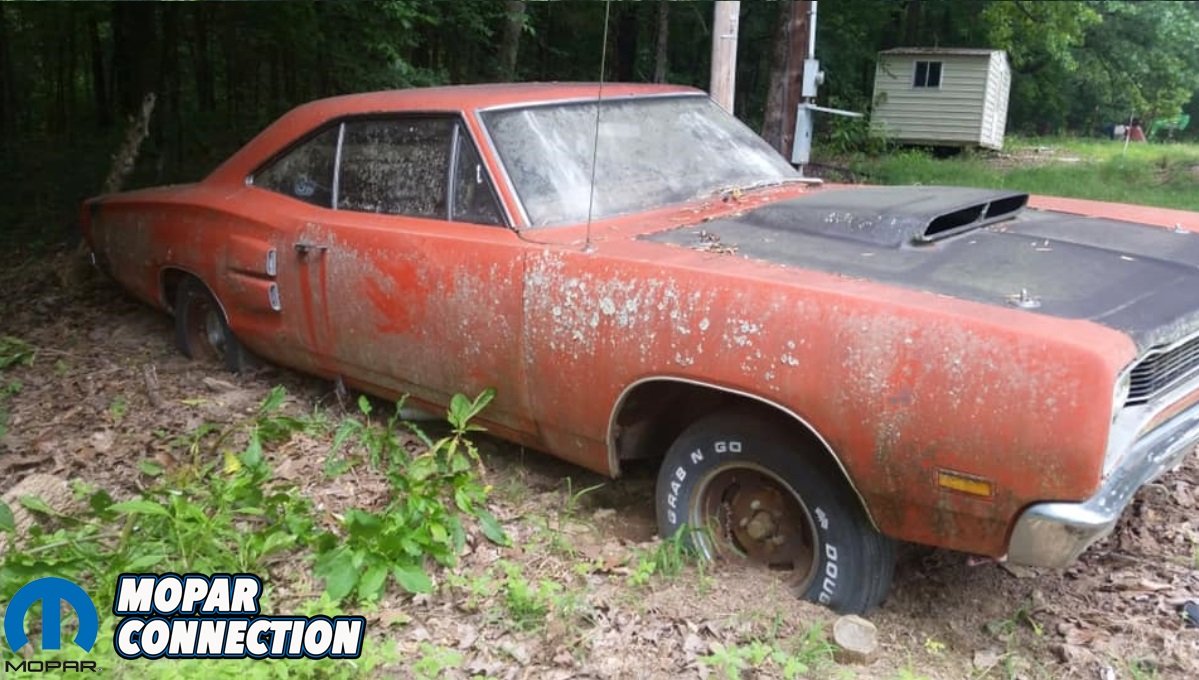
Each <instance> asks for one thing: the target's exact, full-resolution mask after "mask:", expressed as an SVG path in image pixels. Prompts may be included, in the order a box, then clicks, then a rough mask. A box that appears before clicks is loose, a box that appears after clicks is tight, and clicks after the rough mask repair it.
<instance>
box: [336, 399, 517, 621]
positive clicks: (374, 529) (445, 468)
mask: <svg viewBox="0 0 1199 680" xmlns="http://www.w3.org/2000/svg"><path fill="white" fill-rule="evenodd" d="M494 397H495V391H494V390H486V391H484V392H483V393H481V394H479V395H478V396H477V397H476V398H475V399H473V400H470V399H468V398H466V397H465V396H463V395H461V394H459V395H455V396H454V398H453V399H452V400H451V402H450V408H449V410H448V412H447V414H446V420H447V421H448V422H449V424H450V432H449V434H447V435H445V436H443V437H441V438H439V439H436V440H434V439H432V438H430V437H429V436H428V435H427V434H426V433H425V432H424V431H423V430H422V429H420V428H419V427H417V426H416V425H415V424H413V423H406V422H405V423H403V425H404V426H405V427H406V429H408V431H410V432H411V433H412V434H413V435H415V436H416V437H417V438H418V439H419V440H420V441H421V443H422V444H424V447H425V450H424V451H423V452H421V453H418V454H415V455H413V454H410V453H409V452H408V450H407V449H406V448H405V446H404V442H403V441H402V440H401V438H400V437H399V425H400V423H401V422H402V421H401V420H400V417H399V414H400V412H401V409H402V407H403V401H401V402H400V403H398V404H397V405H396V410H395V413H394V414H393V415H392V416H391V417H390V418H389V419H387V420H386V421H385V422H384V423H382V424H377V423H373V422H372V421H371V420H370V415H371V412H372V407H371V405H370V402H369V401H368V400H366V399H365V398H363V399H360V400H359V411H360V412H361V414H362V416H363V419H362V420H361V421H360V420H357V419H354V420H351V421H350V422H348V423H347V422H343V423H342V424H341V426H339V427H338V429H337V433H336V435H335V437H334V451H338V450H339V449H340V448H341V447H342V446H344V445H345V444H346V443H348V442H350V441H351V440H357V441H358V442H359V443H360V444H361V445H362V447H363V448H364V449H365V450H366V453H367V462H368V464H369V465H371V466H372V467H374V468H376V469H378V470H380V471H382V472H383V473H384V474H385V475H386V477H387V480H388V482H389V484H390V486H391V489H392V496H393V497H392V500H391V502H390V503H389V504H388V505H387V507H386V508H384V509H383V510H382V511H380V512H368V511H365V510H359V509H354V510H351V511H349V512H348V513H346V516H345V519H344V521H343V523H342V532H341V534H340V535H339V534H335V533H333V532H326V533H325V534H323V535H322V536H321V537H320V538H319V539H318V540H317V553H318V555H317V559H316V565H315V569H316V573H317V575H318V576H320V577H322V578H324V579H325V588H326V592H328V594H329V596H330V597H332V598H333V599H334V600H337V601H340V600H342V599H345V598H356V599H359V600H365V601H370V600H375V599H378V597H379V596H380V595H381V593H382V592H383V590H384V588H386V585H387V582H388V580H389V577H390V578H394V580H395V582H396V583H397V584H398V585H399V586H400V587H401V588H403V589H404V590H407V591H408V592H413V593H424V592H429V591H431V590H432V589H433V581H432V579H431V578H430V577H429V573H428V571H427V570H426V562H427V560H430V559H431V560H433V561H434V562H436V563H438V564H441V565H443V566H448V565H451V564H453V563H454V562H455V560H456V558H457V555H458V554H459V553H460V552H461V551H462V548H463V546H464V544H465V540H466V531H465V528H464V525H463V518H464V517H472V518H474V519H475V520H476V521H477V522H478V526H479V529H480V530H481V531H482V533H483V535H484V536H486V537H487V538H488V539H489V540H491V541H494V542H496V543H499V544H507V542H508V538H507V536H505V534H504V532H503V529H502V528H501V527H500V525H499V522H498V521H497V520H496V518H495V516H493V515H492V514H491V513H490V512H489V511H488V510H487V509H486V507H485V503H486V498H487V491H488V489H487V487H486V486H485V485H484V483H483V479H484V477H483V466H482V461H481V459H480V456H479V450H478V448H477V446H476V445H475V444H474V442H472V441H471V440H470V439H469V437H468V435H469V434H470V433H474V432H481V431H483V428H482V427H480V426H478V425H475V424H473V423H472V422H471V421H472V420H473V419H474V418H475V416H477V415H478V414H479V413H480V412H482V411H483V409H484V408H486V407H487V405H488V404H489V403H490V402H491V400H492V399H493V398H494ZM331 458H332V459H333V460H334V461H335V462H334V463H332V464H327V465H326V470H330V469H333V470H335V471H336V470H340V469H346V468H348V466H351V465H353V463H352V462H350V461H348V460H345V459H342V460H341V461H338V460H337V459H336V458H335V457H334V456H331Z"/></svg>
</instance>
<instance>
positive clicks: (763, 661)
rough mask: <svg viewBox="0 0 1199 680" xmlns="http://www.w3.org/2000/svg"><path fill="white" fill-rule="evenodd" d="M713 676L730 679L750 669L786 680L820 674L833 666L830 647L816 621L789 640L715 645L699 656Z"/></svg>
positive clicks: (831, 648) (738, 676)
mask: <svg viewBox="0 0 1199 680" xmlns="http://www.w3.org/2000/svg"><path fill="white" fill-rule="evenodd" d="M699 662H700V663H701V664H703V665H704V666H707V667H709V668H711V669H712V670H713V671H714V672H715V673H716V675H718V676H720V677H724V678H729V679H730V680H733V679H736V678H740V677H741V676H742V673H744V672H745V671H747V670H750V669H752V670H753V671H754V672H755V676H756V675H757V674H761V675H764V676H771V677H782V678H786V680H794V679H795V678H804V677H810V676H811V675H813V674H822V673H823V672H824V671H825V670H826V669H827V668H829V667H830V666H832V665H833V646H832V644H831V643H829V642H828V640H826V639H825V634H824V629H823V627H822V626H820V625H819V624H817V625H815V626H812V627H810V628H808V629H807V630H806V631H805V632H804V633H803V634H802V635H800V636H798V637H796V638H792V639H790V640H785V641H779V640H752V641H750V642H749V643H748V644H736V645H728V646H719V647H717V648H716V649H714V650H713V651H712V652H711V653H709V654H707V655H704V656H701V657H699Z"/></svg>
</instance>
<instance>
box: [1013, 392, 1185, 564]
mask: <svg viewBox="0 0 1199 680" xmlns="http://www.w3.org/2000/svg"><path fill="white" fill-rule="evenodd" d="M1196 445H1199V404H1195V405H1194V406H1191V407H1190V408H1188V409H1187V410H1185V411H1183V412H1182V413H1180V414H1178V415H1176V416H1174V417H1172V418H1171V419H1170V420H1169V421H1167V422H1166V423H1164V424H1162V425H1161V426H1159V427H1158V428H1157V429H1155V430H1154V431H1153V432H1150V433H1149V434H1148V435H1146V436H1145V437H1144V438H1142V439H1139V440H1137V441H1136V443H1135V444H1133V446H1132V449H1131V450H1130V451H1128V453H1127V454H1125V455H1124V456H1123V457H1122V458H1121V459H1120V462H1119V463H1118V464H1116V466H1115V467H1114V468H1113V469H1111V470H1109V471H1108V474H1107V476H1106V477H1105V478H1104V481H1103V485H1102V486H1101V487H1099V491H1098V492H1097V493H1096V494H1095V495H1094V496H1092V497H1091V498H1090V499H1088V500H1086V501H1083V502H1081V503H1037V504H1035V505H1031V506H1029V507H1028V508H1027V509H1026V510H1025V511H1024V512H1023V513H1022V514H1021V515H1020V518H1019V519H1017V520H1016V526H1015V529H1013V530H1012V538H1011V541H1010V542H1009V544H1008V555H1007V559H1008V561H1009V562H1012V563H1014V564H1026V565H1029V566H1034V567H1055V568H1057V567H1064V566H1067V565H1069V564H1070V563H1071V562H1073V561H1074V560H1076V559H1078V556H1079V555H1081V554H1082V553H1083V551H1084V550H1086V549H1087V548H1088V547H1089V546H1090V545H1091V544H1093V543H1095V542H1096V541H1098V540H1100V539H1102V538H1104V537H1105V536H1107V535H1108V534H1109V533H1111V531H1112V529H1113V528H1114V527H1115V526H1116V522H1117V521H1118V520H1119V519H1120V515H1121V514H1122V513H1123V512H1124V509H1125V508H1126V507H1128V504H1129V503H1130V502H1132V497H1133V495H1134V494H1135V493H1136V492H1137V489H1139V488H1141V487H1142V486H1144V485H1145V484H1148V483H1149V482H1152V481H1153V480H1155V479H1157V478H1158V477H1160V476H1161V475H1162V474H1164V473H1165V472H1167V471H1169V470H1172V469H1174V468H1175V467H1177V466H1178V465H1180V464H1182V461H1183V459H1184V458H1185V457H1186V455H1187V453H1189V452H1190V451H1191V450H1193V449H1195V447H1196Z"/></svg>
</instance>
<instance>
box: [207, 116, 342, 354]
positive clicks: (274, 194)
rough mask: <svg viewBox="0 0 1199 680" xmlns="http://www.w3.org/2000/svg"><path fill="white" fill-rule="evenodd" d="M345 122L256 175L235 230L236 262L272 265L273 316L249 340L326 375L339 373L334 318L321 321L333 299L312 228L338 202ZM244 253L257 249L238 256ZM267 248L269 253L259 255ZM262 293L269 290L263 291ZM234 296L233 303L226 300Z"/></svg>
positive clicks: (261, 318) (235, 279) (261, 320)
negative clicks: (313, 247) (332, 349)
mask: <svg viewBox="0 0 1199 680" xmlns="http://www.w3.org/2000/svg"><path fill="white" fill-rule="evenodd" d="M340 135H341V124H340V123H333V124H329V125H326V126H323V127H321V128H319V129H317V130H315V131H313V132H312V133H310V134H308V135H306V136H304V137H303V138H301V139H299V140H297V141H296V142H295V143H293V144H290V145H288V147H287V148H285V149H284V150H282V151H280V152H279V153H277V154H276V155H275V156H274V157H272V158H271V159H269V160H268V161H267V162H266V163H265V164H263V166H262V167H261V168H259V169H257V170H256V171H255V172H254V173H252V174H251V176H250V177H249V179H248V180H247V185H248V186H247V187H246V189H245V191H246V192H247V193H248V194H250V195H252V200H249V201H243V202H235V203H239V204H240V205H243V206H245V208H244V214H242V215H241V217H242V220H243V223H242V224H240V225H237V227H238V228H236V229H234V228H231V229H230V233H231V236H230V237H229V239H228V243H229V245H228V248H229V250H230V253H231V257H230V260H231V262H232V261H233V260H247V261H254V262H258V261H259V260H261V261H263V262H265V263H266V266H265V270H266V271H265V274H266V275H267V276H268V277H269V278H270V279H271V280H272V281H273V282H274V284H275V286H276V287H275V289H274V291H268V292H269V293H271V294H269V299H267V302H268V303H269V307H270V309H271V313H270V314H259V315H257V316H254V317H251V318H253V319H255V320H256V321H257V325H258V328H256V329H254V332H252V333H247V334H246V337H247V339H252V340H254V341H260V342H261V346H255V347H254V349H255V350H256V351H258V352H260V353H261V354H263V355H264V356H266V357H268V358H270V359H272V360H274V361H277V362H279V363H282V364H284V365H287V366H291V367H293V368H297V369H300V370H304V371H308V372H312V373H316V374H318V375H323V376H326V377H332V376H334V375H336V374H337V369H336V367H335V366H333V365H332V364H331V363H330V361H329V359H328V357H327V353H326V352H325V351H324V348H326V347H328V345H329V343H330V338H329V337H328V330H327V329H328V324H327V323H324V322H322V321H321V320H322V319H323V318H324V309H325V306H326V301H327V291H326V290H325V289H324V286H323V280H322V276H323V268H322V266H321V260H320V258H319V257H311V256H310V255H311V253H309V252H308V250H307V249H306V245H307V244H308V243H309V242H310V241H309V239H310V235H309V232H310V231H312V229H313V228H314V227H313V225H316V224H319V223H320V222H321V220H322V217H323V216H324V215H325V214H327V213H329V212H331V210H332V207H333V183H334V177H335V174H336V165H337V149H338V142H339V140H340ZM239 251H250V253H251V255H245V256H237V257H234V256H232V254H233V253H235V252H239ZM259 251H261V252H262V253H263V254H265V256H264V257H261V258H259V257H256V255H257V254H258V253H259ZM229 269H230V271H231V275H230V276H229V278H230V281H231V282H232V284H237V285H234V287H235V288H236V287H239V286H240V285H241V280H242V277H239V276H237V271H238V270H239V269H245V267H238V266H236V265H235V264H231V266H230V267H229ZM262 297H264V299H266V298H268V296H262ZM228 303H229V301H227V304H228Z"/></svg>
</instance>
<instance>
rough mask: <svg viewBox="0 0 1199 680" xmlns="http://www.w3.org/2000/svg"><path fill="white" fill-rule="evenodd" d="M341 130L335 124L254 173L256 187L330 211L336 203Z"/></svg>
mask: <svg viewBox="0 0 1199 680" xmlns="http://www.w3.org/2000/svg"><path fill="white" fill-rule="evenodd" d="M337 130H338V126H336V125H335V126H333V127H331V128H329V129H328V130H325V131H324V132H322V133H320V134H318V135H317V136H315V137H313V138H312V139H309V140H308V141H306V142H303V143H302V144H300V145H299V146H297V147H295V148H293V149H291V150H290V151H288V152H287V153H285V154H283V155H282V156H280V157H278V158H276V159H275V160H273V161H271V163H270V165H268V166H266V167H265V168H263V169H261V170H259V171H258V172H256V173H254V178H253V183H254V186H257V187H262V188H263V189H270V190H271V191H274V192H278V193H280V194H284V195H285V196H291V197H292V198H298V199H300V200H301V201H304V202H305V203H311V204H313V205H319V206H322V207H325V208H328V207H329V206H330V205H331V204H332V201H333V159H334V158H335V157H336V156H337Z"/></svg>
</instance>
